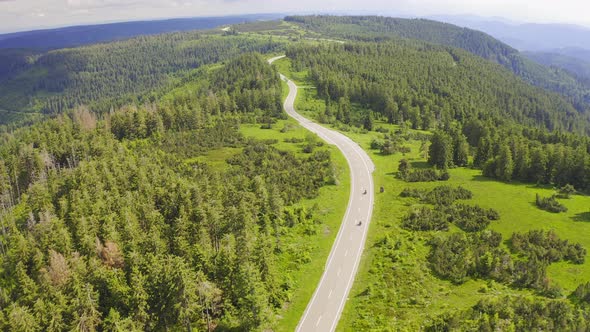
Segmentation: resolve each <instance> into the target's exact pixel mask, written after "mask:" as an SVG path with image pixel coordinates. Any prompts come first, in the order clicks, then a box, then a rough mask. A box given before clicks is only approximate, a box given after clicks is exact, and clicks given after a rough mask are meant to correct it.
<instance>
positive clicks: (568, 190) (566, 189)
mask: <svg viewBox="0 0 590 332" xmlns="http://www.w3.org/2000/svg"><path fill="white" fill-rule="evenodd" d="M575 193H576V188H574V186H572V185H571V184H566V185H565V186H563V187H561V188H559V193H558V196H559V198H570V196H571V195H573V194H575Z"/></svg>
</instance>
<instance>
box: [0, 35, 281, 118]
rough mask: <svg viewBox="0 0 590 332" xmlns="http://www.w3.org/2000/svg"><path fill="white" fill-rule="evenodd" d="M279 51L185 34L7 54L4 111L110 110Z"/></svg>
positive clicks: (1, 85)
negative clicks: (207, 68)
mask: <svg viewBox="0 0 590 332" xmlns="http://www.w3.org/2000/svg"><path fill="white" fill-rule="evenodd" d="M279 47H281V44H280V43H277V42H272V41H269V40H268V39H265V38H254V37H241V36H219V35H206V34H202V33H200V32H185V33H171V34H165V35H157V36H141V37H136V38H133V39H129V40H125V41H119V42H112V43H106V44H97V45H91V46H85V47H80V48H72V49H60V50H55V51H50V52H48V53H44V54H39V55H31V54H29V53H28V52H24V53H18V52H15V51H2V53H3V54H5V57H9V58H10V61H9V63H11V65H10V66H9V65H5V66H0V73H4V75H3V76H1V77H0V109H5V110H20V111H23V110H36V111H42V112H44V113H59V112H61V111H63V110H66V109H70V108H73V107H75V106H76V105H81V104H89V105H90V106H91V107H92V109H93V110H94V111H108V110H109V109H110V108H111V107H117V106H120V105H121V104H122V103H124V102H129V101H132V100H134V99H136V98H137V96H140V95H144V94H148V93H150V92H152V91H154V90H156V89H158V88H161V87H163V86H166V85H170V84H171V83H173V81H172V79H173V75H174V74H179V73H183V72H187V71H189V70H191V69H194V68H198V67H200V66H202V65H205V64H211V63H217V62H221V61H224V60H227V59H230V58H232V57H234V56H236V55H238V54H240V53H243V52H251V51H256V52H261V53H267V52H272V51H275V50H277V49H278V48H279ZM8 52H10V54H7V53H8Z"/></svg>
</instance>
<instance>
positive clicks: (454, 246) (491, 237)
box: [428, 231, 510, 283]
mask: <svg viewBox="0 0 590 332" xmlns="http://www.w3.org/2000/svg"><path fill="white" fill-rule="evenodd" d="M501 242H502V235H500V233H496V232H493V231H484V232H478V233H468V234H465V233H453V234H450V235H449V236H440V237H436V238H433V239H432V240H431V241H430V245H431V247H432V248H431V251H430V255H429V257H428V260H429V262H430V264H431V268H432V269H433V270H434V272H435V273H436V274H438V275H439V276H441V277H443V278H445V279H449V280H451V281H452V282H454V283H463V282H464V281H465V280H466V279H467V277H472V278H483V277H489V278H492V279H496V280H503V281H505V280H509V278H510V271H509V270H508V269H507V268H506V266H510V264H506V262H510V255H509V254H508V252H506V251H505V250H504V249H502V248H500V243H501Z"/></svg>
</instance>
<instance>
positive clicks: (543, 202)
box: [535, 194, 567, 213]
mask: <svg viewBox="0 0 590 332" xmlns="http://www.w3.org/2000/svg"><path fill="white" fill-rule="evenodd" d="M535 203H536V204H537V206H538V207H539V208H540V209H541V210H545V211H549V212H552V213H559V212H566V211H567V208H566V207H565V206H564V205H563V204H561V203H559V202H558V201H557V199H556V197H555V195H552V196H550V197H541V196H539V194H537V196H536V199H535Z"/></svg>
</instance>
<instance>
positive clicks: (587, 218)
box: [572, 211, 590, 222]
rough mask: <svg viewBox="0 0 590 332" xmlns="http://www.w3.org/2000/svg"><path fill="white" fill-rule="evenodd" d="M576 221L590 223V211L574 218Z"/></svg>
mask: <svg viewBox="0 0 590 332" xmlns="http://www.w3.org/2000/svg"><path fill="white" fill-rule="evenodd" d="M572 219H573V220H574V221H586V222H590V211H589V212H581V213H578V214H576V215H575V216H573V217H572Z"/></svg>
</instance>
